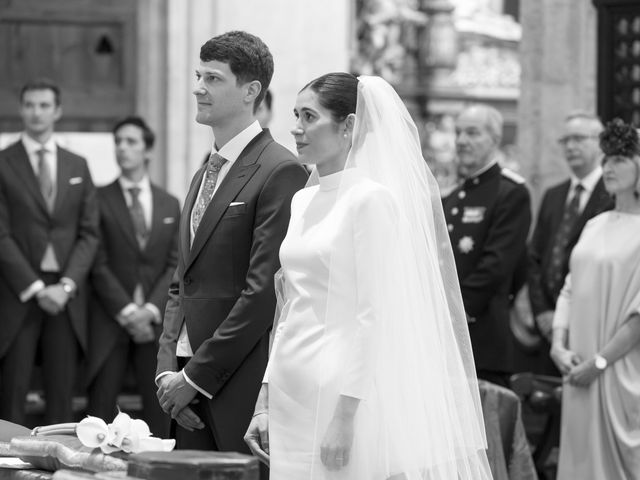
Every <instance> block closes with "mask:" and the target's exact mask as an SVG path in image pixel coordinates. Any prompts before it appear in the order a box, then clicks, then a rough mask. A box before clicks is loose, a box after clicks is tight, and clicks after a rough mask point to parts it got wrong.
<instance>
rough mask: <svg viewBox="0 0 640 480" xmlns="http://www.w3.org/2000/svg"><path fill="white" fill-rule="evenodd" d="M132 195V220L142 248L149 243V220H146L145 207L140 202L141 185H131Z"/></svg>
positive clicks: (130, 209)
mask: <svg viewBox="0 0 640 480" xmlns="http://www.w3.org/2000/svg"><path fill="white" fill-rule="evenodd" d="M128 191H129V194H130V195H131V205H130V206H129V213H130V214H131V220H132V221H133V229H134V230H135V232H136V238H137V239H138V244H139V245H140V248H144V246H145V245H146V243H147V235H148V233H149V232H148V231H147V222H145V220H144V209H143V208H142V204H141V203H140V187H131V188H129V189H128Z"/></svg>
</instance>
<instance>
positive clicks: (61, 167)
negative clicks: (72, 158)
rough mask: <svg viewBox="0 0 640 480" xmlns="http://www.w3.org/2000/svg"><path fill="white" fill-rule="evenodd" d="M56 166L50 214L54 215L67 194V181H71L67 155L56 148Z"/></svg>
mask: <svg viewBox="0 0 640 480" xmlns="http://www.w3.org/2000/svg"><path fill="white" fill-rule="evenodd" d="M57 156H58V165H57V167H56V170H57V171H56V197H55V199H54V201H53V210H52V213H55V212H56V211H57V210H58V209H59V208H60V206H61V205H62V202H63V201H64V197H65V195H66V194H67V190H68V189H69V180H70V179H71V173H72V172H71V163H70V162H68V161H67V155H66V153H65V152H64V150H61V149H60V147H58V152H57Z"/></svg>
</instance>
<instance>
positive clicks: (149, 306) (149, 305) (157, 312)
mask: <svg viewBox="0 0 640 480" xmlns="http://www.w3.org/2000/svg"><path fill="white" fill-rule="evenodd" d="M142 308H146V309H147V310H149V311H150V312H151V313H153V323H155V324H157V325H160V324H161V323H162V316H161V315H160V310H158V307H156V306H155V305H154V304H153V303H149V302H147V303H145V304H144V305H143V306H142Z"/></svg>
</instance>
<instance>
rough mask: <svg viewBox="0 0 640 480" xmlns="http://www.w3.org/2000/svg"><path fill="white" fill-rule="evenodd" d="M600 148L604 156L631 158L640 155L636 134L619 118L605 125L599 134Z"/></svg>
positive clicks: (632, 127) (639, 141) (631, 127)
mask: <svg viewBox="0 0 640 480" xmlns="http://www.w3.org/2000/svg"><path fill="white" fill-rule="evenodd" d="M600 148H601V149H602V152H603V153H604V154H605V155H606V156H622V157H633V156H636V155H640V139H639V138H638V132H637V131H636V129H635V127H634V126H633V125H631V124H628V123H625V122H624V121H623V120H622V119H620V118H614V119H613V120H612V121H610V122H609V123H607V125H606V126H605V128H604V130H603V131H602V133H601V134H600Z"/></svg>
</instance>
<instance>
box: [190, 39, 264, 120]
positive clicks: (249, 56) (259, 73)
mask: <svg viewBox="0 0 640 480" xmlns="http://www.w3.org/2000/svg"><path fill="white" fill-rule="evenodd" d="M200 60H201V61H202V62H211V61H214V60H215V61H218V62H224V63H227V64H229V69H230V70H231V73H233V74H234V75H235V76H236V78H237V82H238V84H239V85H240V84H244V83H247V82H252V81H254V80H257V81H259V82H260V85H262V89H261V90H260V94H259V95H258V96H257V97H256V100H255V102H254V111H255V110H256V109H257V108H258V105H260V102H262V99H263V98H264V96H265V95H266V93H267V89H268V88H269V84H270V83H271V77H273V56H272V55H271V52H270V51H269V47H267V46H266V45H265V43H264V42H263V41H262V40H260V38H258V37H256V36H255V35H252V34H250V33H247V32H243V31H240V30H234V31H232V32H226V33H223V34H222V35H217V36H215V37H213V38H211V39H209V40H207V41H206V43H205V44H204V45H202V47H201V48H200Z"/></svg>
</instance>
